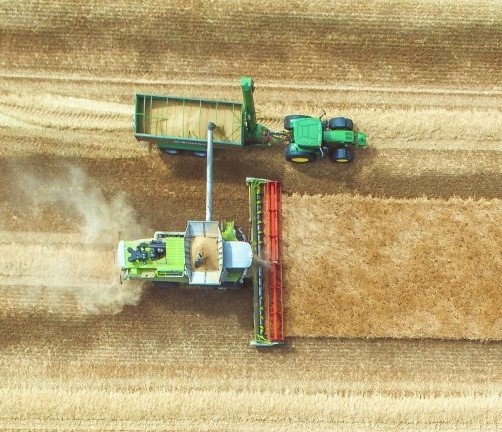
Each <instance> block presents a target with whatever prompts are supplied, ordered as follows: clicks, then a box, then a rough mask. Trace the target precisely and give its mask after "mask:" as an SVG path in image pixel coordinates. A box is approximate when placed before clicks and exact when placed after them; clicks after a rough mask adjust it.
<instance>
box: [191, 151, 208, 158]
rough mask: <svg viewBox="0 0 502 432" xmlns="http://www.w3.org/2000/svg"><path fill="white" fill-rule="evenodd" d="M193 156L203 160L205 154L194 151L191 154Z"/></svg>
mask: <svg viewBox="0 0 502 432" xmlns="http://www.w3.org/2000/svg"><path fill="white" fill-rule="evenodd" d="M192 154H193V155H194V156H197V157H200V158H205V157H206V155H207V153H206V152H203V151H194V152H192Z"/></svg>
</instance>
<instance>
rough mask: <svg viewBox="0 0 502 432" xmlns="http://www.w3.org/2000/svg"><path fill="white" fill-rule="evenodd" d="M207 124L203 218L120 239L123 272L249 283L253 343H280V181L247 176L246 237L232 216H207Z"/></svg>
mask: <svg viewBox="0 0 502 432" xmlns="http://www.w3.org/2000/svg"><path fill="white" fill-rule="evenodd" d="M215 129H216V126H215V124H214V123H212V122H210V123H209V127H208V129H207V147H205V148H204V150H205V152H206V153H207V181H206V220H205V221H188V222H187V227H186V229H185V231H184V232H177V231H157V232H156V233H155V234H154V236H153V238H147V239H140V240H122V241H120V242H119V245H118V249H117V257H118V263H119V266H120V268H121V272H122V278H123V279H126V280H128V279H131V280H134V279H136V280H148V281H153V282H164V283H182V284H190V285H198V286H213V287H227V288H232V287H239V286H240V285H242V284H243V283H244V281H245V280H246V279H251V278H252V281H253V289H254V338H253V340H252V341H251V344H252V345H254V346H259V347H263V346H274V345H280V344H282V343H284V331H283V305H282V299H283V287H282V263H281V256H280V244H279V243H280V232H279V228H280V221H279V219H280V194H281V186H280V183H278V182H275V181H270V180H265V179H256V178H248V179H247V184H248V189H249V213H250V222H251V233H250V242H248V241H247V239H246V236H245V235H244V234H243V232H242V231H241V230H240V229H238V228H236V227H235V226H234V223H233V222H225V223H221V224H220V223H219V222H216V221H213V220H212V177H213V174H212V171H213V170H212V168H213V144H214V142H213V133H214V131H215Z"/></svg>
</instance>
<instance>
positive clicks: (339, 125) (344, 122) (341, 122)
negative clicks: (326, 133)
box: [328, 117, 354, 131]
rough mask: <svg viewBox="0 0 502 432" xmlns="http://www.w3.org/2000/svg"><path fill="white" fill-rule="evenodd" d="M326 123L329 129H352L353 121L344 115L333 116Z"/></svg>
mask: <svg viewBox="0 0 502 432" xmlns="http://www.w3.org/2000/svg"><path fill="white" fill-rule="evenodd" d="M328 125H329V128H330V129H331V130H340V129H343V130H350V131H351V130H354V122H353V121H352V120H351V119H349V118H345V117H333V118H332V119H331V120H330V121H329V123H328Z"/></svg>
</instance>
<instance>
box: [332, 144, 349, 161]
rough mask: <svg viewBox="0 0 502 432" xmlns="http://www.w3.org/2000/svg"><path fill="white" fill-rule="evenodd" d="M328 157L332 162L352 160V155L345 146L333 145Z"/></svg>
mask: <svg viewBox="0 0 502 432" xmlns="http://www.w3.org/2000/svg"><path fill="white" fill-rule="evenodd" d="M329 158H330V159H331V161H332V162H339V163H347V162H351V161H352V159H353V156H352V153H351V151H350V150H349V149H348V148H347V147H335V148H334V149H333V150H331V153H330V154H329Z"/></svg>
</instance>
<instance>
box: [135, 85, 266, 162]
mask: <svg viewBox="0 0 502 432" xmlns="http://www.w3.org/2000/svg"><path fill="white" fill-rule="evenodd" d="M241 90H242V95H243V102H232V101H221V100H210V99H197V98H186V97H178V96H161V95H154V94H136V96H135V102H134V106H135V109H134V136H135V137H136V139H137V140H138V141H146V142H149V143H151V144H154V145H156V146H157V147H158V148H159V149H160V150H161V151H162V152H164V153H166V154H170V155H174V154H178V153H180V152H183V151H186V152H190V153H193V154H195V155H196V156H205V154H206V142H207V127H206V125H207V124H208V122H212V123H214V124H215V126H216V127H215V129H214V145H215V147H216V148H235V147H243V146H246V145H253V144H270V143H271V142H272V141H273V138H274V136H275V134H274V133H272V132H271V131H270V130H269V129H267V128H266V127H265V126H263V125H260V124H258V123H257V121H256V111H255V107H254V100H253V91H254V84H253V80H252V79H251V78H249V77H242V78H241Z"/></svg>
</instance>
